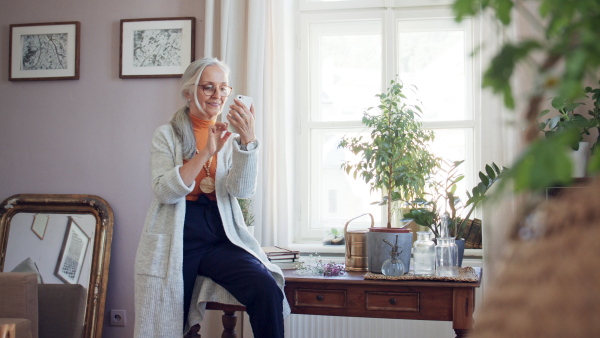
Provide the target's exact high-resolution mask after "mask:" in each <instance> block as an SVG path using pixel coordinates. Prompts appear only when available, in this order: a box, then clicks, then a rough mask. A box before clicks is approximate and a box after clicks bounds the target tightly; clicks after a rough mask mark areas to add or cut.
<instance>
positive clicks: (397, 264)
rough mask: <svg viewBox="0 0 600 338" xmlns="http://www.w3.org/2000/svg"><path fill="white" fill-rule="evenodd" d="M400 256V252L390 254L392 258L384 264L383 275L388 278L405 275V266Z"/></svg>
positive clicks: (382, 267)
mask: <svg viewBox="0 0 600 338" xmlns="http://www.w3.org/2000/svg"><path fill="white" fill-rule="evenodd" d="M398 256H400V253H399V252H397V251H392V252H390V258H388V259H387V260H386V261H385V262H383V265H382V266H381V273H383V274H384V275H386V276H402V275H404V264H402V260H401V259H400V258H399V257H398Z"/></svg>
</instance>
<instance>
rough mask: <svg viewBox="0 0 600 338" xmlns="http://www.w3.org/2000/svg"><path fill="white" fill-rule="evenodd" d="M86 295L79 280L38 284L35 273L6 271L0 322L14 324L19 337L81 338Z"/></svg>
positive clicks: (1, 278) (0, 286) (1, 277)
mask: <svg viewBox="0 0 600 338" xmlns="http://www.w3.org/2000/svg"><path fill="white" fill-rule="evenodd" d="M86 296H87V292H86V289H85V288H84V287H83V286H81V285H79V284H38V279H37V274H35V273H16V272H2V273H0V325H2V324H14V326H15V333H16V337H19V338H53V337H61V338H81V337H82V336H83V328H84V320H85V319H84V317H85V311H86V310H85V309H86ZM11 338H12V337H11Z"/></svg>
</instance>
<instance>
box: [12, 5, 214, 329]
mask: <svg viewBox="0 0 600 338" xmlns="http://www.w3.org/2000/svg"><path fill="white" fill-rule="evenodd" d="M182 16H195V17H196V19H197V21H196V26H197V28H196V47H197V48H196V56H197V57H200V56H201V55H200V54H199V53H201V52H202V46H203V44H204V41H203V35H204V25H203V22H202V21H201V19H202V18H203V17H204V2H203V1H201V0H128V1H121V0H103V1H91V0H52V1H36V0H3V1H0V23H1V24H0V27H1V34H0V154H1V157H0V173H1V175H0V199H1V200H4V199H5V198H7V197H9V196H11V195H13V194H18V193H48V194H62V193H64V194H72V193H74V194H95V195H98V196H101V197H103V198H104V199H106V200H107V201H108V203H109V204H110V205H111V206H112V208H113V210H114V213H115V227H114V237H113V241H112V257H111V264H110V276H109V282H108V295H107V302H106V313H105V327H104V337H110V338H121V337H122V338H125V337H132V335H133V319H134V316H133V315H134V305H133V293H134V290H133V261H134V257H135V251H136V248H137V244H138V241H139V236H140V232H141V229H142V225H143V222H144V218H145V214H146V211H147V209H148V206H149V205H150V201H151V198H152V192H151V190H150V175H149V160H150V154H149V146H150V139H151V137H152V134H153V132H154V130H155V129H156V127H158V126H159V125H161V124H163V123H166V122H167V121H168V120H169V118H170V117H171V115H172V114H173V112H174V111H175V110H176V109H177V108H178V107H179V106H180V105H181V104H183V101H182V100H180V99H179V96H178V88H179V80H178V79H144V80H138V79H135V80H121V79H119V76H118V72H119V21H120V20H121V19H131V18H155V17H182ZM59 21H80V22H81V76H80V79H79V80H69V81H35V82H10V81H8V55H9V54H8V45H9V31H10V30H9V25H10V24H20V23H36V22H59ZM110 309H124V310H126V311H127V326H126V327H124V328H122V327H111V326H108V325H107V324H106V323H107V319H108V315H107V313H108V311H110Z"/></svg>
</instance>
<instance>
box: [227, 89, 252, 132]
mask: <svg viewBox="0 0 600 338" xmlns="http://www.w3.org/2000/svg"><path fill="white" fill-rule="evenodd" d="M235 98H236V99H237V100H239V101H241V102H242V103H243V104H244V105H246V108H248V110H249V109H250V106H252V98H251V97H250V96H245V95H236V96H235ZM234 103H235V102H234ZM227 130H228V131H230V132H232V133H236V134H238V131H237V129H236V128H235V127H234V126H233V125H232V124H231V123H229V126H228V127H227Z"/></svg>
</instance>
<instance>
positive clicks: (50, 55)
mask: <svg viewBox="0 0 600 338" xmlns="http://www.w3.org/2000/svg"><path fill="white" fill-rule="evenodd" d="M80 27H81V23H80V22H78V21H70V22H50V23H28V24H13V25H10V34H9V36H10V38H9V40H10V42H9V46H10V53H9V75H8V79H9V80H10V81H35V80H77V79H79V31H80Z"/></svg>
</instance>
